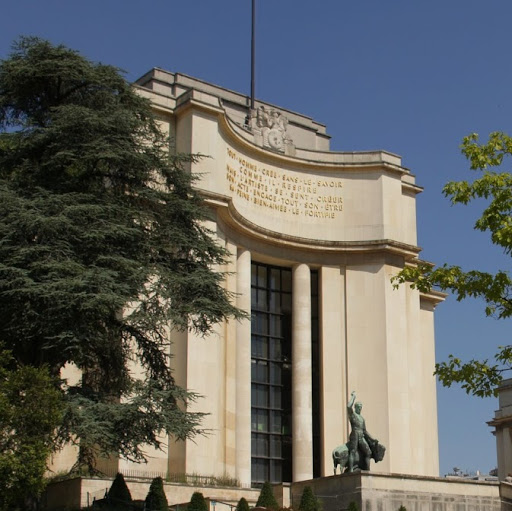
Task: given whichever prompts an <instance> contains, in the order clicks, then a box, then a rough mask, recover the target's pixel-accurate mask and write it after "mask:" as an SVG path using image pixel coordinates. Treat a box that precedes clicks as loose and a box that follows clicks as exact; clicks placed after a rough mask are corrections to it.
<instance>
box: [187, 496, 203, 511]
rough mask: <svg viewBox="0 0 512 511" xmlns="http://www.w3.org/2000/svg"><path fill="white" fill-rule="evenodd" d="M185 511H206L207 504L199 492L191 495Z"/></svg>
mask: <svg viewBox="0 0 512 511" xmlns="http://www.w3.org/2000/svg"><path fill="white" fill-rule="evenodd" d="M187 511H208V504H207V503H206V500H205V498H204V496H203V494H202V493H201V492H199V491H196V492H194V493H193V494H192V498H191V499H190V502H189V504H188V506H187Z"/></svg>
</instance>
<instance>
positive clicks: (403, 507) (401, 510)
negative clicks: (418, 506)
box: [398, 506, 407, 511]
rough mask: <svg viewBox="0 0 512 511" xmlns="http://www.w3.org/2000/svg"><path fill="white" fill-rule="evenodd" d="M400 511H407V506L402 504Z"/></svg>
mask: <svg viewBox="0 0 512 511" xmlns="http://www.w3.org/2000/svg"><path fill="white" fill-rule="evenodd" d="M398 511H407V509H406V508H405V506H400V507H399V508H398Z"/></svg>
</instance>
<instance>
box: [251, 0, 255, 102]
mask: <svg viewBox="0 0 512 511" xmlns="http://www.w3.org/2000/svg"><path fill="white" fill-rule="evenodd" d="M255 13H256V0H252V23H251V110H254V61H255V58H254V57H255V46H256V44H255V30H254V28H255V26H254V25H255Z"/></svg>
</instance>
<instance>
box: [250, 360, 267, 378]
mask: <svg viewBox="0 0 512 511" xmlns="http://www.w3.org/2000/svg"><path fill="white" fill-rule="evenodd" d="M251 372H252V381H253V382H258V383H267V382H268V366H267V362H265V361H264V360H259V361H257V362H256V361H255V360H253V361H252V364H251Z"/></svg>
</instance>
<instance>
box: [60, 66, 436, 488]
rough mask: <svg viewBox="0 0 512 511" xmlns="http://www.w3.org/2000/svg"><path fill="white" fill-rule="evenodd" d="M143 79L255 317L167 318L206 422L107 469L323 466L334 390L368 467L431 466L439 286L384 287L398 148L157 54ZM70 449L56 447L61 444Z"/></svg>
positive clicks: (334, 415)
mask: <svg viewBox="0 0 512 511" xmlns="http://www.w3.org/2000/svg"><path fill="white" fill-rule="evenodd" d="M135 86H136V87H137V88H138V90H139V91H140V93H141V94H142V95H144V96H146V97H148V98H149V99H150V100H151V101H152V103H153V105H154V109H155V112H156V114H157V116H158V118H159V119H160V122H161V126H162V129H163V130H165V131H166V132H167V133H168V134H169V135H170V138H171V140H172V144H171V150H172V151H178V152H184V153H196V154H202V155H205V156H206V157H205V158H202V159H200V161H198V162H197V163H194V164H191V167H190V171H191V172H192V173H193V174H195V175H197V176H198V181H197V183H196V186H197V187H198V188H199V189H200V190H201V191H202V193H203V195H204V198H205V200H206V201H207V203H208V205H209V207H210V208H211V211H212V220H211V222H210V225H209V227H210V228H211V230H212V231H213V232H214V235H215V237H216V238H217V241H218V242H219V243H220V244H222V245H224V246H225V247H226V248H227V249H228V250H229V252H230V254H231V257H230V259H229V261H228V264H227V265H226V266H225V267H224V268H220V270H222V271H225V272H227V278H226V281H225V285H226V288H227V289H228V290H229V291H230V292H232V293H234V294H235V295H236V300H237V305H238V306H239V307H241V308H242V309H244V310H246V311H247V312H249V313H250V314H251V317H252V319H251V320H246V321H243V322H238V323H237V322H229V323H226V324H220V325H218V326H217V327H216V329H215V332H214V334H213V335H212V336H211V337H210V338H208V339H201V338H197V337H196V336H195V335H194V334H192V333H183V332H171V337H172V341H173V353H174V358H173V364H174V366H175V367H174V371H175V377H176V380H177V382H178V384H180V385H181V386H183V387H185V388H187V389H189V390H192V391H194V392H197V393H199V394H201V395H202V396H204V397H203V398H202V399H201V400H199V401H198V402H197V403H195V404H194V410H197V411H202V412H208V413H209V415H208V416H207V417H206V419H205V421H204V427H205V428H208V429H209V430H210V434H209V435H208V436H205V437H199V438H196V439H194V440H193V441H192V440H188V441H185V442H174V441H172V439H171V441H170V442H169V444H168V445H169V447H168V450H167V452H149V456H150V457H149V461H148V464H147V465H145V466H140V465H135V464H131V463H129V462H126V461H123V460H110V461H109V462H108V464H109V465H110V466H111V467H110V468H111V469H112V471H117V470H120V471H122V472H124V473H127V472H130V471H132V472H133V471H139V472H143V471H148V472H150V473H185V474H192V473H197V474H203V475H216V476H222V475H229V476H232V477H236V478H237V479H238V480H239V481H240V483H241V484H242V485H245V486H249V485H251V484H253V485H254V484H257V483H262V482H264V481H267V480H268V481H271V482H274V483H280V482H292V481H303V480H308V479H311V478H313V477H319V476H325V475H330V474H332V460H331V451H332V449H333V448H334V447H335V446H337V445H339V444H342V443H344V442H346V441H347V439H348V420H347V415H346V406H347V400H348V397H349V395H350V392H351V391H352V390H355V391H356V392H357V399H358V400H360V401H362V402H363V404H364V408H363V415H364V417H365V419H366V422H367V424H368V428H369V430H370V431H371V433H372V434H373V435H374V436H375V437H376V438H378V440H379V441H380V442H381V443H382V444H384V445H385V446H386V448H387V452H386V456H385V458H384V460H383V461H382V462H381V463H379V464H378V465H373V466H372V471H373V470H375V471H378V472H386V473H403V474H413V475H419V476H437V475H438V473H439V461H438V437H437V402H436V390H435V380H434V377H433V375H432V372H433V367H434V317H433V316H434V314H433V313H434V308H435V306H436V305H437V304H438V303H439V302H440V301H442V299H443V296H444V295H442V294H441V293H436V292H432V293H430V294H422V293H420V292H418V291H417V290H412V289H410V288H409V287H408V286H401V287H400V288H399V289H397V290H395V289H393V286H392V284H391V281H390V279H391V277H392V276H393V275H395V274H396V273H397V272H398V271H399V270H400V269H401V268H403V267H404V266H405V265H409V264H415V262H416V261H417V258H418V256H419V253H420V248H419V247H418V245H417V237H416V195H417V194H418V193H420V192H421V190H422V189H421V188H420V187H419V186H418V185H416V182H415V177H414V175H413V174H412V173H411V172H410V171H409V170H408V169H407V168H405V167H403V166H402V162H401V158H400V157H399V156H396V155H394V154H391V153H389V152H386V151H367V152H366V151H365V152H333V151H330V150H329V139H330V137H329V135H328V134H327V132H326V127H325V126H324V125H322V124H319V123H318V122H316V121H314V120H312V119H311V118H310V117H307V116H305V115H301V114H298V113H296V112H292V111H288V110H285V109H282V108H278V107H276V106H273V105H269V104H266V103H263V102H256V105H255V108H254V109H253V110H251V109H250V108H249V98H248V97H247V96H244V95H242V94H238V93H236V92H232V91H230V90H226V89H223V88H221V87H217V86H215V85H212V84H209V83H205V82H203V81H201V80H198V79H195V78H191V77H188V76H185V75H183V74H178V73H170V72H167V71H163V70H160V69H153V70H152V71H150V72H149V73H147V74H146V75H144V76H143V77H142V78H140V79H139V80H138V81H137V82H136V84H135ZM68 454H69V453H68Z"/></svg>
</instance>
